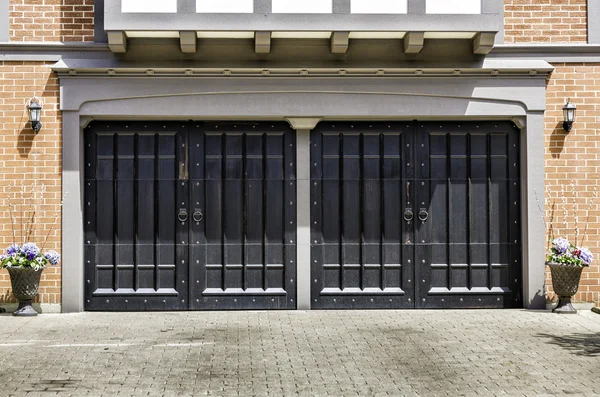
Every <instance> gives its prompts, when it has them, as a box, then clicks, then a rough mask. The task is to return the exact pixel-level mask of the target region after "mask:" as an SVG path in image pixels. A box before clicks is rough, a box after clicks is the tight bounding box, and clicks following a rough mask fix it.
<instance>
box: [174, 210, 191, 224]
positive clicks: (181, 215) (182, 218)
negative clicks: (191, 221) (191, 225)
mask: <svg viewBox="0 0 600 397" xmlns="http://www.w3.org/2000/svg"><path fill="white" fill-rule="evenodd" d="M187 218H188V214H187V211H186V210H181V211H179V214H178V215H177V219H179V220H180V221H181V222H185V221H186V220H187Z"/></svg>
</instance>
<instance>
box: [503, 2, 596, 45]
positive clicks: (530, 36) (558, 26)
mask: <svg viewBox="0 0 600 397" xmlns="http://www.w3.org/2000/svg"><path fill="white" fill-rule="evenodd" d="M504 29H505V30H504V42H505V43H586V42H587V0H504Z"/></svg>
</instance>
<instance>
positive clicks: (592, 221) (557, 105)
mask: <svg viewBox="0 0 600 397" xmlns="http://www.w3.org/2000/svg"><path fill="white" fill-rule="evenodd" d="M553 66H554V67H556V70H555V71H554V72H553V73H552V75H551V77H550V78H549V79H548V85H547V92H546V99H547V110H546V115H545V125H546V132H545V147H546V154H545V162H546V169H545V174H546V185H547V186H548V189H549V193H548V192H546V212H547V217H548V218H550V217H551V214H552V210H553V208H554V214H555V216H554V219H555V220H554V222H553V225H552V226H553V230H554V235H555V236H557V237H558V236H563V235H566V236H567V237H568V238H569V240H572V241H574V240H575V236H576V232H575V230H576V220H575V214H574V211H577V218H578V225H577V226H578V227H579V229H580V230H581V231H583V230H584V229H585V219H586V216H587V214H588V213H589V224H588V230H587V238H586V240H585V244H584V245H585V246H587V247H588V248H589V249H590V250H591V251H592V253H593V254H594V256H595V258H596V260H595V263H594V264H592V266H590V267H589V268H587V269H585V270H584V272H583V274H582V279H581V283H580V286H579V292H578V293H577V296H576V299H575V300H577V301H585V302H595V303H596V304H597V305H600V265H599V263H600V235H599V233H600V197H599V198H597V199H596V200H595V202H594V205H593V206H592V208H591V210H590V201H591V199H592V196H593V194H594V188H596V189H597V190H598V195H599V196H600V186H599V184H598V180H599V179H600V134H598V130H599V129H600V119H599V118H598V114H599V111H600V95H598V94H599V93H600V64H586V63H578V64H574V63H562V64H554V65H553ZM568 98H571V100H572V102H573V103H574V104H576V105H577V120H576V121H575V123H574V124H573V130H571V132H570V133H568V134H567V133H565V131H564V130H563V129H562V121H563V112H562V107H563V106H564V105H565V103H566V100H567V99H568ZM571 184H573V186H574V188H575V194H574V195H573V193H572V188H571ZM563 186H564V187H565V189H566V192H565V193H564V196H565V198H566V205H565V206H564V208H566V212H567V217H566V223H565V211H564V210H563V204H562V197H563V193H562V190H563ZM588 210H589V212H588ZM581 240H582V237H580V241H581ZM547 283H548V286H549V287H550V288H549V291H550V294H549V298H552V297H553V293H552V288H551V279H550V273H549V270H548V272H547Z"/></svg>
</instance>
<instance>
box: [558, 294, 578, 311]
mask: <svg viewBox="0 0 600 397" xmlns="http://www.w3.org/2000/svg"><path fill="white" fill-rule="evenodd" d="M552 313H558V314H575V313H577V309H575V308H574V307H573V305H572V304H571V297H570V296H560V297H559V300H558V305H557V306H556V307H555V308H554V309H552Z"/></svg>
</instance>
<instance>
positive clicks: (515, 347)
mask: <svg viewBox="0 0 600 397" xmlns="http://www.w3.org/2000/svg"><path fill="white" fill-rule="evenodd" d="M0 327H1V331H0V332H1V334H2V336H3V337H2V339H1V340H0V368H1V369H0V395H2V396H13V395H16V396H21V395H43V396H49V395H59V396H63V395H64V396H68V395H77V396H78V395H90V396H121V395H123V396H130V395H135V396H138V395H152V396H155V395H166V396H186V395H195V396H197V395H215V396H238V395H239V396H255V395H256V396H267V395H269V396H270V395H273V396H293V395H302V396H313V395H314V396H330V395H331V396H353V395H360V396H388V395H390V396H402V395H409V396H410V395H425V396H429V395H431V396H434V395H451V396H459V395H483V396H492V395H499V396H504V395H510V396H517V395H600V382H599V381H598V379H599V376H600V315H597V314H594V313H591V312H588V311H586V312H580V314H578V315H574V316H560V315H555V314H551V313H549V312H533V311H525V310H476V311H465V310H463V311H328V312H325V311H313V312H296V311H284V312H183V313H84V314H62V315H60V314H56V315H50V314H47V315H41V316H39V317H37V318H29V319H24V318H14V317H11V316H9V315H2V316H0Z"/></svg>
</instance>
